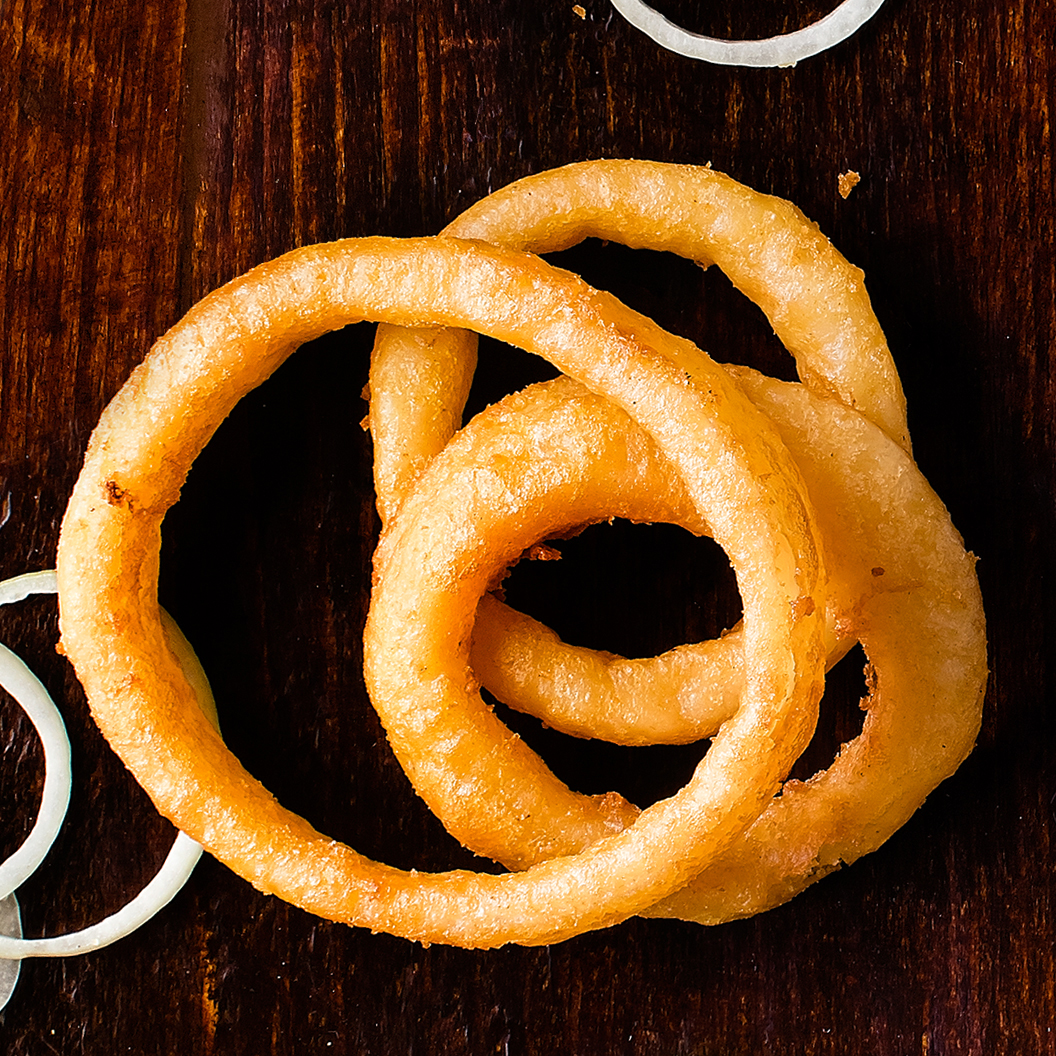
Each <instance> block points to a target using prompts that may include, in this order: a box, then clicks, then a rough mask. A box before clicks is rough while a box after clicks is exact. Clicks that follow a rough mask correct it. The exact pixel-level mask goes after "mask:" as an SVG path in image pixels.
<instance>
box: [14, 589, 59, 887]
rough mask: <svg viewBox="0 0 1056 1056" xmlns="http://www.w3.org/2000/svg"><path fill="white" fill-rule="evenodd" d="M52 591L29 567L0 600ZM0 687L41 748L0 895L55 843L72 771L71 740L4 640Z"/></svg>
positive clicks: (47, 698)
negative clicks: (38, 791) (29, 809)
mask: <svg viewBox="0 0 1056 1056" xmlns="http://www.w3.org/2000/svg"><path fill="white" fill-rule="evenodd" d="M57 591H58V584H57V583H56V582H55V573H54V572H52V571H48V572H34V573H30V575H28V576H18V577H16V578H15V579H9V580H7V581H5V582H4V583H2V584H0V605H7V604H9V603H10V602H13V601H21V600H22V599H23V598H27V597H29V595H30V594H55V593H57ZM0 686H2V687H3V688H4V689H6V690H7V692H8V693H10V694H11V696H12V697H14V699H15V700H16V701H17V702H18V704H19V705H20V706H21V708H22V710H23V711H24V712H25V713H26V714H27V715H28V716H29V720H30V722H32V723H33V725H34V726H35V727H36V730H37V734H38V735H39V737H40V741H41V744H42V745H43V747H44V792H43V794H42V796H41V800H40V812H39V814H38V815H37V821H36V824H35V825H34V826H33V829H32V831H31V832H30V834H29V835H28V836H27V837H26V840H25V842H24V843H23V844H22V846H21V847H19V848H18V850H17V851H15V853H14V854H12V855H11V857H10V858H8V859H7V861H5V862H3V863H2V864H0V898H6V897H7V896H8V895H9V894H11V892H12V891H15V890H17V889H18V888H19V887H21V886H22V884H23V883H25V881H26V880H27V879H28V878H29V877H30V876H32V875H33V873H34V872H36V869H37V866H38V865H40V863H41V862H42V861H43V860H44V856H45V855H46V854H47V853H48V850H49V849H50V847H51V845H52V844H53V843H54V842H55V837H56V836H58V834H59V829H60V828H62V822H63V819H64V818H65V817H66V808H67V807H68V806H69V803H70V786H71V773H70V741H69V738H68V737H67V736H66V727H65V725H64V724H63V721H62V716H61V715H60V714H59V709H58V708H56V707H55V703H54V701H52V699H51V695H50V694H49V693H48V691H47V690H46V689H45V688H44V686H43V685H42V684H41V682H40V680H39V679H38V678H37V676H36V675H34V674H33V672H32V671H30V669H29V668H28V667H27V666H26V665H25V664H24V663H23V662H22V660H20V659H19V657H18V656H16V655H15V654H14V653H13V652H11V650H10V649H8V648H7V646H4V645H0Z"/></svg>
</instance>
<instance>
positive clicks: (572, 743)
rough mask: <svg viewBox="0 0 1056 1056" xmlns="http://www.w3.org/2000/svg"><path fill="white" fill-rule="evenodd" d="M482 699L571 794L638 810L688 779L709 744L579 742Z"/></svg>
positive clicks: (663, 797) (581, 740)
mask: <svg viewBox="0 0 1056 1056" xmlns="http://www.w3.org/2000/svg"><path fill="white" fill-rule="evenodd" d="M483 693H484V699H485V700H486V701H487V702H488V703H489V704H493V705H494V706H495V710H496V712H497V713H498V715H499V717H500V718H501V719H502V721H503V722H504V723H505V724H506V725H507V726H509V728H510V729H511V730H513V732H514V733H516V734H518V735H519V736H520V737H521V738H523V740H524V741H525V742H526V743H527V744H528V745H529V746H530V747H531V748H532V749H534V750H535V751H536V752H538V753H539V755H541V756H542V757H543V759H544V760H545V761H546V765H547V766H549V767H550V769H551V770H553V772H554V773H555V774H556V775H557V776H558V777H559V778H560V779H561V780H562V781H564V782H565V784H566V785H568V786H569V788H571V789H572V790H573V791H575V792H582V793H584V794H585V795H588V796H596V795H601V794H603V793H605V792H610V791H611V792H619V793H620V795H621V796H623V797H624V798H625V799H628V800H630V802H632V803H633V804H635V806H637V807H641V808H642V809H643V810H644V809H645V808H646V807H649V806H652V805H653V804H654V803H657V802H659V801H660V800H661V799H667V798H668V797H669V796H673V795H674V794H675V793H676V792H677V791H678V790H679V789H680V788H682V787H683V785H685V784H686V782H687V781H688V780H689V779H690V778H691V777H692V776H693V771H694V770H695V769H696V766H697V764H698V763H699V762H700V761H701V759H703V758H704V755H705V753H706V752H707V749H708V744H709V743H710V742H709V741H696V742H694V743H693V744H654V745H648V746H647V747H628V746H627V745H622V744H610V743H609V742H607V741H594V740H583V739H581V738H579V737H570V736H568V735H567V734H564V733H559V732H558V731H557V730H551V729H549V728H547V727H546V726H544V725H543V723H541V722H540V721H539V720H538V719H536V718H534V717H532V716H530V715H522V714H520V713H519V712H516V711H512V710H511V709H510V708H507V707H505V706H504V705H502V704H500V703H498V701H496V700H495V698H494V697H493V696H491V694H490V693H488V692H487V690H484V691H483Z"/></svg>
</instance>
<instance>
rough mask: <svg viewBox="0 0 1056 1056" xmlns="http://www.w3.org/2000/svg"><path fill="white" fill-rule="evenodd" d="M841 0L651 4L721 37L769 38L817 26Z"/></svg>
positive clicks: (679, 22) (695, 30) (692, 29)
mask: <svg viewBox="0 0 1056 1056" xmlns="http://www.w3.org/2000/svg"><path fill="white" fill-rule="evenodd" d="M837 4H838V0H755V2H754V3H751V4H746V3H743V0H707V2H705V3H702V2H701V0H657V2H656V3H652V2H650V4H649V6H650V7H651V8H653V10H654V11H657V12H659V13H660V14H661V15H663V16H664V18H666V19H668V20H669V21H671V22H674V23H675V25H678V26H682V27H683V28H684V29H687V30H689V31H690V32H692V33H699V34H701V35H702V36H706V37H715V38H717V39H718V40H765V39H767V38H769V37H776V36H781V35H784V34H786V33H794V32H795V31H796V30H797V29H804V28H806V27H807V26H810V25H813V24H814V23H815V22H817V21H818V19H820V18H824V17H825V15H827V14H830V13H831V12H832V11H833V10H835V8H836V7H837Z"/></svg>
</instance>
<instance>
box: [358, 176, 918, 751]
mask: <svg viewBox="0 0 1056 1056" xmlns="http://www.w3.org/2000/svg"><path fill="white" fill-rule="evenodd" d="M444 235H445V236H449V237H458V238H473V239H479V240H481V241H485V242H490V243H492V244H496V245H506V246H510V247H513V248H517V249H524V250H529V251H531V252H538V253H546V252H552V251H556V250H561V249H567V248H569V247H570V246H573V245H576V244H577V243H579V242H581V241H582V240H583V239H585V238H588V237H596V238H601V239H607V240H611V241H616V242H621V243H623V244H626V245H628V246H631V247H633V248H637V249H651V250H666V251H670V252H674V253H677V254H678V255H680V256H683V257H686V258H688V259H690V260H694V261H697V262H699V263H701V264H705V265H706V264H709V263H715V264H717V265H718V266H719V267H720V268H721V269H722V270H723V271H724V272H725V273H726V274H727V275H728V276H729V277H730V279H731V280H732V281H733V283H734V285H736V286H737V287H738V288H739V289H740V290H741V291H742V292H743V293H745V294H746V295H747V296H748V297H749V298H750V299H752V300H753V301H754V302H755V303H756V304H758V306H759V307H760V308H762V309H763V311H764V312H765V313H766V315H767V317H768V318H769V319H770V321H771V322H772V324H773V326H774V329H775V331H776V333H777V334H778V336H779V337H780V338H781V340H782V341H783V342H784V343H785V345H786V347H787V348H788V349H789V351H790V352H791V353H792V354H793V356H794V357H795V359H796V364H797V367H798V370H799V373H800V376H801V377H802V379H803V381H804V384H806V385H807V386H808V387H809V388H811V389H812V390H814V391H816V392H819V393H822V394H829V395H835V396H837V397H838V398H839V399H841V400H843V401H844V402H845V403H847V404H848V405H849V406H852V407H855V408H857V409H858V410H860V411H862V413H863V414H865V416H866V417H867V418H869V419H870V420H872V421H874V422H876V423H877V424H878V425H879V426H881V428H883V429H885V430H886V431H887V432H888V433H889V434H890V435H891V436H893V437H894V438H895V439H896V440H897V441H898V442H899V443H900V444H901V445H902V446H903V447H905V448H906V449H907V450H908V449H909V435H908V430H907V426H906V417H905V397H904V395H903V393H902V387H901V382H900V381H899V378H898V373H897V371H896V370H895V366H894V362H893V360H892V358H891V354H890V351H889V350H888V347H887V341H886V339H885V337H884V334H883V331H882V330H881V328H880V324H879V322H878V321H877V319H876V316H875V314H874V313H873V310H872V307H871V305H870V302H869V297H868V294H867V293H866V291H865V286H864V284H863V281H862V273H861V271H860V270H859V269H858V268H855V267H854V266H853V265H851V264H849V263H848V262H847V260H846V259H845V258H844V257H843V256H842V255H841V254H840V253H839V252H838V251H837V250H836V249H835V248H834V247H833V246H832V244H831V243H830V242H829V241H828V239H826V238H825V237H824V235H822V234H821V233H820V232H819V231H818V228H817V226H816V225H815V224H813V223H812V222H811V221H809V220H807V218H806V217H804V216H803V214H802V213H801V212H800V211H799V210H798V209H796V207H795V206H793V205H791V204H790V203H789V202H786V201H783V200H781V199H778V198H774V197H772V196H770V195H765V194H760V193H759V192H757V191H754V190H752V189H750V188H748V187H745V186H744V185H743V184H740V183H738V182H737V181H735V180H733V179H731V178H730V177H728V176H724V175H723V174H721V173H718V172H715V171H713V170H711V169H706V168H701V167H697V166H686V165H670V164H664V163H659V162H648V161H594V162H582V163H579V164H575V165H568V166H565V167H563V168H558V169H553V170H550V171H548V172H543V173H540V174H538V175H536V176H530V177H528V178H526V179H523V180H519V181H517V182H516V183H513V184H510V185H509V186H507V187H504V188H502V189H501V190H499V191H497V192H495V193H494V194H492V195H490V196H488V197H487V198H485V199H483V200H481V201H480V202H477V203H476V204H475V205H473V206H471V207H470V208H469V209H468V210H467V211H466V212H464V213H463V214H462V215H461V216H459V217H458V218H457V219H456V220H455V221H453V222H452V223H451V224H450V225H448V227H447V228H446V229H445V231H444ZM475 363H476V335H475V334H472V333H469V332H467V331H455V330H422V329H418V330H401V329H399V328H393V327H385V326H382V327H379V328H378V335H377V339H376V341H375V348H374V355H373V357H372V361H371V379H370V428H371V433H372V435H373V438H374V477H375V490H376V491H377V495H378V510H379V513H380V514H381V516H382V519H383V521H384V520H387V519H388V518H389V517H390V516H391V515H392V513H393V512H394V511H395V510H396V509H397V508H398V507H399V504H400V502H401V501H402V498H403V496H404V495H405V494H406V493H407V492H408V490H409V489H410V488H411V487H412V486H413V484H414V481H415V480H416V479H417V478H418V476H419V475H420V474H421V472H422V470H423V469H424V467H425V466H426V465H428V463H429V460H430V459H432V458H433V457H435V456H436V455H437V454H438V453H439V452H440V451H441V450H442V449H443V448H444V446H445V445H446V444H447V442H448V441H449V440H450V438H451V436H452V435H453V434H454V432H455V430H456V429H457V428H458V427H459V424H460V422H461V418H462V411H463V408H464V406H465V401H466V396H467V394H468V392H469V386H470V382H471V380H472V375H473V370H474V366H475ZM701 530H705V531H706V529H705V528H703V527H702V529H701ZM836 631H837V628H835V627H834V628H833V634H834V635H835V634H836ZM851 644H852V643H851V642H850V641H848V640H840V638H839V637H838V636H836V637H833V636H831V635H830V640H829V643H828V648H829V657H830V661H831V662H834V661H835V660H837V659H838V658H839V657H840V656H842V655H843V653H844V652H845V651H846V649H847V648H848V647H849V646H850V645H851ZM473 667H474V670H475V671H476V672H477V673H478V674H479V676H480V678H481V681H482V682H483V683H484V685H485V686H487V688H488V689H489V690H490V691H491V692H492V693H494V695H495V696H496V697H497V698H498V699H499V700H501V701H503V702H504V703H506V704H508V705H509V706H511V707H513V708H516V709H517V710H520V711H525V712H528V713H530V714H533V715H537V716H538V717H540V718H542V719H543V720H544V721H545V722H546V723H547V724H548V725H550V726H552V727H554V728H555V729H558V730H562V731H564V732H567V733H571V734H574V735H576V736H597V737H603V738H605V739H608V740H613V741H616V742H619V743H625V744H651V743H658V742H688V741H694V740H697V739H699V738H700V737H702V736H708V735H710V734H711V733H713V732H714V731H715V730H716V729H717V728H718V725H719V723H720V722H722V721H723V720H724V719H725V718H728V717H729V715H730V714H732V713H733V711H734V710H735V708H736V702H737V701H738V699H739V692H740V685H741V672H742V671H743V665H742V657H741V646H740V631H739V630H737V631H734V632H733V633H732V634H730V635H727V636H725V637H724V638H722V639H721V640H719V641H715V642H699V643H693V644H692V645H689V646H685V647H681V648H679V649H675V650H670V651H669V652H667V653H665V654H663V655H662V656H660V657H656V658H653V659H650V660H646V661H640V660H632V661H628V660H625V659H624V658H623V657H619V656H613V655H612V654H605V653H599V652H597V651H594V650H589V649H582V648H576V647H572V646H568V645H566V644H565V643H563V642H562V641H561V640H560V639H559V638H558V637H557V636H556V635H554V634H553V633H552V632H551V631H550V630H549V629H548V628H546V627H544V626H543V625H542V624H540V623H538V622H536V621H534V620H530V619H528V618H527V617H525V616H523V615H521V614H519V613H516V612H514V611H513V610H512V609H510V608H508V607H507V606H505V605H504V604H502V603H501V602H499V601H497V600H495V599H493V598H490V597H486V598H484V599H483V601H482V602H481V607H480V611H479V613H478V618H477V624H476V630H475V638H474V651H473ZM645 714H648V715H650V716H651V721H650V722H649V723H644V722H641V721H628V720H630V719H631V718H632V716H633V717H634V718H635V720H637V719H640V718H641V717H642V716H644V715H645ZM588 716H589V718H587V717H588Z"/></svg>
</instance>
